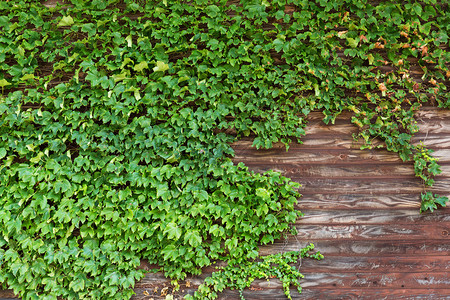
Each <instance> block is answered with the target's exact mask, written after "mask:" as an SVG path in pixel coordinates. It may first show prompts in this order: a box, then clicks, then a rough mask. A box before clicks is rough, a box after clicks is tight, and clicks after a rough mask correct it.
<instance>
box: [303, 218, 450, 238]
mask: <svg viewBox="0 0 450 300" xmlns="http://www.w3.org/2000/svg"><path fill="white" fill-rule="evenodd" d="M296 227H297V230H298V234H297V238H298V239H302V240H309V241H317V240H331V239H340V240H341V239H348V240H365V239H372V240H373V239H377V240H399V239H404V240H415V239H442V238H445V239H446V240H447V242H450V238H449V228H450V223H448V222H445V223H438V224H430V225H422V224H417V225H416V224H405V225H397V224H387V225H361V224H357V225H309V224H298V225H296Z"/></svg>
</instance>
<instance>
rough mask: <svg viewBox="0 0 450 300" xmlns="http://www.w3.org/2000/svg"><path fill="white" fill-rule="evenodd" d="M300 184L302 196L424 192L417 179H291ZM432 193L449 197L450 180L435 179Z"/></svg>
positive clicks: (415, 193)
mask: <svg viewBox="0 0 450 300" xmlns="http://www.w3.org/2000/svg"><path fill="white" fill-rule="evenodd" d="M292 180H293V181H296V182H299V183H300V184H302V187H301V188H300V193H302V194H303V195H310V194H317V193H318V192H320V193H321V194H338V195H339V194H344V195H345V194H362V193H365V194H368V195H386V194H408V193H410V194H414V195H417V194H420V193H422V192H423V191H424V190H425V186H424V184H423V183H422V182H421V180H419V179H418V178H417V179H416V178H413V179H389V178H380V179H379V178H372V179H366V178H364V179H361V180H359V179H357V178H355V179H336V178H325V179H323V178H307V177H306V178H295V177H294V178H292ZM432 191H433V192H434V193H438V194H441V195H442V196H450V179H448V178H443V179H436V180H435V183H434V185H433V188H432Z"/></svg>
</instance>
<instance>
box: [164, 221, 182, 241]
mask: <svg viewBox="0 0 450 300" xmlns="http://www.w3.org/2000/svg"><path fill="white" fill-rule="evenodd" d="M181 233H182V231H181V228H179V227H178V226H177V224H175V223H172V222H170V223H168V224H167V225H166V227H165V228H164V234H166V235H167V238H168V239H170V240H179V239H180V237H181Z"/></svg>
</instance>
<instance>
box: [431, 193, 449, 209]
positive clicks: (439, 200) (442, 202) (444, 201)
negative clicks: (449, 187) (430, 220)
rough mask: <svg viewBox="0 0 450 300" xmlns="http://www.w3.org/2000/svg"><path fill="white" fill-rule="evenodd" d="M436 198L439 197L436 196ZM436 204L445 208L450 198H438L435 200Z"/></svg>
mask: <svg viewBox="0 0 450 300" xmlns="http://www.w3.org/2000/svg"><path fill="white" fill-rule="evenodd" d="M436 196H437V195H436ZM434 202H436V203H437V204H439V205H440V206H442V207H445V206H446V205H447V202H448V198H447V197H444V196H441V197H436V198H435V199H434Z"/></svg>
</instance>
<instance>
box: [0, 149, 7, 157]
mask: <svg viewBox="0 0 450 300" xmlns="http://www.w3.org/2000/svg"><path fill="white" fill-rule="evenodd" d="M5 156H6V149H5V148H0V159H2V158H3V157H5Z"/></svg>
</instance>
